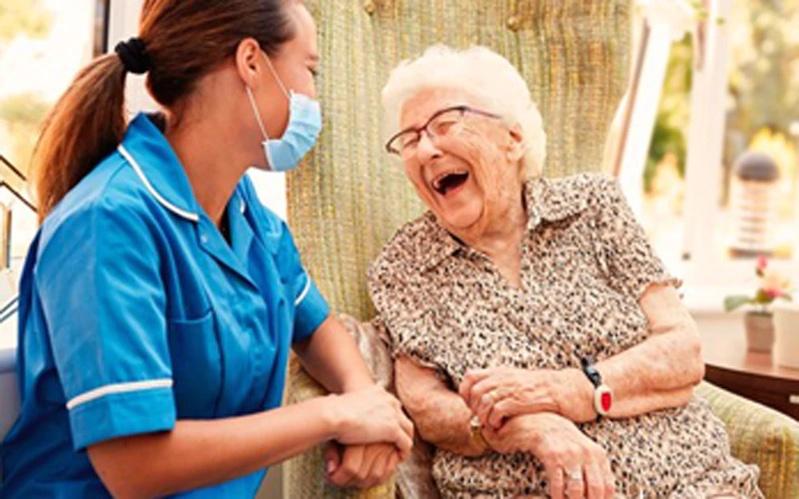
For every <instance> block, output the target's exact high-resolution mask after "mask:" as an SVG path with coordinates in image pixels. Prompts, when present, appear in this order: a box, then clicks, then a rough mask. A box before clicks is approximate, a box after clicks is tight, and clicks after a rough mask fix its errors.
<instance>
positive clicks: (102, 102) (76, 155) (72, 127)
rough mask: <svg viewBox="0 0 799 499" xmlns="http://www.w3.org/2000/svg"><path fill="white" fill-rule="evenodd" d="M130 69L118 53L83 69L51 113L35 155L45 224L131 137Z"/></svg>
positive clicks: (36, 185) (36, 187) (38, 195)
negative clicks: (128, 118) (127, 89)
mask: <svg viewBox="0 0 799 499" xmlns="http://www.w3.org/2000/svg"><path fill="white" fill-rule="evenodd" d="M124 104H125V69H124V66H123V65H122V62H121V60H120V59H119V57H118V56H117V55H116V54H107V55H104V56H101V57H98V58H97V59H95V60H94V61H93V62H91V63H90V64H89V65H88V66H86V67H85V68H83V70H81V72H80V73H79V74H78V76H77V77H76V78H75V81H73V82H72V85H70V87H69V88H68V89H67V91H66V92H65V93H64V95H63V96H61V98H60V99H59V101H58V102H57V103H56V105H55V107H54V108H53V109H52V110H51V111H50V114H49V115H48V116H47V119H46V120H45V122H44V127H43V129H42V134H41V136H40V137H39V141H38V143H37V144H36V149H35V151H34V154H33V185H34V190H35V192H36V198H37V201H38V205H39V221H40V222H41V221H42V220H44V218H45V217H46V216H47V215H48V214H49V213H50V211H51V210H52V209H53V208H54V207H55V205H56V204H58V202H59V201H61V199H63V197H64V196H65V195H66V194H67V192H69V190H70V189H72V188H73V187H75V185H76V184H77V183H78V182H80V180H81V179H82V178H83V177H85V176H86V175H87V174H88V173H89V172H90V171H91V170H92V168H93V167H94V166H95V165H96V164H97V163H98V162H99V161H100V160H101V159H102V158H104V157H105V156H107V155H108V154H110V153H111V152H112V151H113V150H114V149H115V148H116V147H117V145H118V144H119V143H120V142H121V141H122V136H123V134H124V133H125V127H126V120H125V110H124Z"/></svg>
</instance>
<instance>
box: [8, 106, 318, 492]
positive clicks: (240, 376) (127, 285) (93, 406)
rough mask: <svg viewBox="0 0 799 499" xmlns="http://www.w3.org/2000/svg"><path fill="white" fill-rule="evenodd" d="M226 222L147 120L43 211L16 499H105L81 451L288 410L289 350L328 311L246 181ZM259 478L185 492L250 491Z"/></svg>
mask: <svg viewBox="0 0 799 499" xmlns="http://www.w3.org/2000/svg"><path fill="white" fill-rule="evenodd" d="M225 216H226V217H227V222H228V226H229V228H230V241H231V242H230V244H228V242H227V241H226V240H225V238H224V237H223V236H222V235H221V234H220V232H219V231H218V230H217V228H216V226H215V225H214V223H213V222H212V221H211V220H210V219H209V218H208V217H207V216H206V215H205V213H204V212H203V210H202V209H201V208H200V206H199V205H198V204H197V201H196V199H195V197H194V195H193V193H192V190H191V186H190V184H189V181H188V178H187V177H186V174H185V172H184V170H183V168H182V167H181V165H180V163H179V161H178V158H177V156H176V154H175V152H174V151H173V150H172V148H171V147H170V145H169V143H168V142H167V140H166V138H165V137H164V136H163V134H162V133H161V131H160V130H159V129H158V127H156V125H155V124H154V123H153V122H152V121H151V119H150V118H149V117H148V116H146V115H143V114H142V115H139V116H138V117H136V118H135V120H134V121H133V122H132V123H131V124H130V126H129V127H128V131H127V133H126V135H125V138H124V140H123V142H122V144H121V145H120V147H119V148H118V149H117V151H115V152H114V153H113V154H111V155H109V156H108V157H107V158H106V159H104V160H103V161H102V162H101V163H100V164H99V165H97V167H96V168H94V169H93V170H92V172H91V173H90V174H89V175H88V176H87V177H85V178H84V179H83V180H82V181H81V182H80V183H79V184H78V185H77V186H76V187H75V188H74V189H72V190H71V191H70V192H69V193H68V194H67V196H66V197H65V198H64V199H63V200H62V201H61V202H60V203H59V204H58V206H57V207H56V208H55V209H54V210H53V212H52V213H51V214H50V215H49V216H48V217H47V219H46V220H45V222H44V224H43V225H42V227H41V228H40V230H39V232H38V234H37V236H36V238H35V240H34V242H33V244H32V246H31V248H30V251H29V254H28V257H27V260H26V263H25V268H24V270H23V275H22V280H21V284H20V311H19V347H18V348H19V350H18V362H17V373H18V376H19V389H20V393H21V402H22V407H21V414H20V416H19V418H18V420H17V421H16V423H15V425H14V426H13V427H12V429H11V431H10V432H9V434H8V435H7V437H6V440H5V442H4V444H3V449H2V465H3V474H4V485H3V490H2V492H3V494H5V495H6V497H97V496H107V495H108V491H107V490H106V489H105V488H104V487H103V484H102V483H101V481H100V480H99V478H98V476H97V474H96V473H95V471H94V469H93V468H92V466H91V464H90V462H89V459H88V456H87V454H86V451H85V449H86V447H87V446H90V445H92V444H96V443H98V442H102V441H105V440H108V439H112V438H117V437H123V436H129V435H136V434H142V433H152V432H161V431H169V430H170V429H172V428H173V427H174V425H175V422H176V420H178V419H215V418H223V417H229V416H239V415H244V414H251V413H255V412H258V411H263V410H267V409H271V408H274V407H277V406H279V405H280V402H281V396H282V393H283V387H284V382H285V372H286V363H287V358H288V353H289V349H290V347H291V344H292V342H298V341H303V340H306V339H308V338H309V337H310V336H311V335H312V334H313V332H314V331H315V330H316V329H317V328H318V327H319V326H320V324H321V323H322V322H323V321H324V320H325V319H326V318H327V316H328V313H329V309H328V306H327V304H326V303H325V301H324V299H323V298H322V296H321V294H320V293H319V291H318V289H317V288H316V286H315V284H314V283H313V282H312V281H311V279H310V277H309V275H308V273H307V272H306V271H305V269H304V268H303V266H302V264H301V262H300V257H299V255H298V253H297V249H296V247H295V245H294V242H293V240H292V237H291V234H290V232H289V230H288V228H287V227H286V225H285V224H284V223H283V222H282V221H281V220H280V219H279V218H278V217H277V216H276V215H274V214H273V213H272V212H270V211H269V210H268V209H266V208H265V207H264V206H262V205H261V204H260V202H259V201H258V198H257V196H256V194H255V191H254V189H253V186H252V183H251V181H250V179H249V178H248V177H246V176H245V177H244V178H243V179H242V180H241V182H239V184H238V185H237V187H236V190H235V192H234V193H233V196H232V198H231V200H230V202H229V204H228V206H227V210H226V215H225ZM207 451H208V452H214V450H213V449H208V450H207ZM131 471H132V472H135V470H131ZM264 473H265V470H262V471H259V472H256V473H253V474H251V475H248V476H245V477H243V478H239V479H237V480H233V481H230V482H226V483H222V484H219V485H217V486H214V487H210V488H206V489H201V490H196V491H191V492H189V493H186V494H182V495H181V496H190V497H251V496H253V495H254V493H255V492H256V490H257V489H258V486H259V485H260V482H261V480H262V479H263V476H264Z"/></svg>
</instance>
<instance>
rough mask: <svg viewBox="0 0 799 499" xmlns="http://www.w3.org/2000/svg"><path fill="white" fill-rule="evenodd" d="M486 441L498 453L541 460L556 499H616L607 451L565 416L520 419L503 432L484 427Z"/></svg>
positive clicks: (531, 416)
mask: <svg viewBox="0 0 799 499" xmlns="http://www.w3.org/2000/svg"><path fill="white" fill-rule="evenodd" d="M483 438H485V440H486V442H487V443H488V444H489V445H490V446H491V447H492V448H493V449H494V450H496V451H497V452H500V453H503V454H509V453H514V452H529V453H530V454H532V455H534V456H535V457H536V458H538V460H539V461H541V463H542V464H543V465H544V469H545V471H546V474H547V478H548V480H549V494H550V495H551V497H552V498H553V499H560V498H563V497H568V498H570V499H573V498H583V497H585V498H588V499H606V498H612V497H613V494H614V492H615V479H614V477H613V473H612V471H611V469H610V462H609V461H608V458H607V454H606V453H605V450H604V449H602V447H600V446H599V445H598V444H597V443H596V442H594V441H593V440H591V439H590V438H588V437H587V436H586V435H585V434H584V433H583V432H581V431H580V430H579V429H578V428H577V426H575V424H574V423H572V422H571V421H569V420H567V419H566V418H564V417H562V416H559V415H557V414H551V413H546V412H543V413H538V414H530V415H525V416H518V417H515V418H512V419H511V420H509V421H507V422H506V423H505V424H504V425H503V426H502V428H500V429H499V430H493V429H491V428H484V429H483Z"/></svg>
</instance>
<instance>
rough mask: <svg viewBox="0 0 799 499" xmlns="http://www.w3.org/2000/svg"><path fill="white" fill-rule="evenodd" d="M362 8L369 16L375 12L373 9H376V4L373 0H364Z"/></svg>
mask: <svg viewBox="0 0 799 499" xmlns="http://www.w3.org/2000/svg"><path fill="white" fill-rule="evenodd" d="M363 10H365V11H366V13H367V14H369V15H370V16H371V15H372V14H374V13H375V10H377V5H375V2H374V0H366V1H365V2H364V3H363Z"/></svg>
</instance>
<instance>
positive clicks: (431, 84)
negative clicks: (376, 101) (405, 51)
mask: <svg viewBox="0 0 799 499" xmlns="http://www.w3.org/2000/svg"><path fill="white" fill-rule="evenodd" d="M430 88H451V89H454V90H462V91H464V92H466V93H468V94H470V95H473V96H475V97H477V98H479V99H480V100H481V101H483V102H485V104H486V105H488V106H490V107H491V108H490V109H486V111H491V112H493V113H496V114H498V115H500V116H502V118H503V120H505V122H506V123H507V124H509V125H514V124H518V125H519V127H520V128H521V133H522V137H523V140H524V145H525V153H524V156H523V158H522V162H523V163H524V166H525V168H526V170H527V173H528V174H530V175H534V176H535V175H539V174H540V173H541V172H542V171H543V168H544V158H545V157H546V142H547V136H546V132H545V131H544V125H543V120H542V119H541V114H540V113H539V112H538V107H537V106H536V105H535V102H533V100H532V98H531V97H530V89H529V88H527V83H526V82H525V81H524V78H522V76H521V75H520V74H519V72H518V71H517V70H516V68H515V67H513V65H512V64H511V63H510V61H508V60H507V59H505V58H504V57H502V56H501V55H499V54H497V53H496V52H494V51H492V50H491V49H489V48H487V47H482V46H474V47H471V48H468V49H465V50H455V49H452V48H450V47H447V46H446V45H434V46H432V47H429V48H428V49H427V50H425V52H424V54H422V55H421V56H420V57H418V58H416V59H413V60H411V59H408V60H405V61H402V62H401V63H399V65H398V66H397V67H396V68H394V70H393V71H392V72H391V74H390V75H389V78H388V82H387V83H386V86H385V87H383V92H382V98H383V109H384V112H385V116H386V125H387V127H388V130H389V133H388V134H387V135H390V134H392V133H394V132H396V131H397V130H398V129H399V120H400V112H401V111H402V106H403V105H404V104H405V102H406V101H407V100H408V99H410V98H412V97H414V96H415V95H417V94H418V93H419V92H420V91H422V90H427V89H430Z"/></svg>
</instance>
